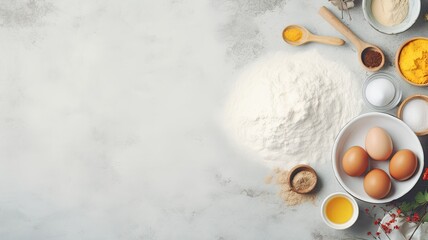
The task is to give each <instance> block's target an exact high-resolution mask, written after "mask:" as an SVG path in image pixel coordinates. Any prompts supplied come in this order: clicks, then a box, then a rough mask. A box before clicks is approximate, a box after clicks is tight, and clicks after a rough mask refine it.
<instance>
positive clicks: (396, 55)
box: [395, 37, 428, 87]
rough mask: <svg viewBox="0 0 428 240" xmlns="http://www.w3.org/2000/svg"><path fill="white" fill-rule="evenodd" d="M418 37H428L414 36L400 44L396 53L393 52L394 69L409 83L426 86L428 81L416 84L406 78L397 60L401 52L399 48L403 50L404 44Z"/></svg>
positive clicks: (424, 38)
mask: <svg viewBox="0 0 428 240" xmlns="http://www.w3.org/2000/svg"><path fill="white" fill-rule="evenodd" d="M418 39H423V40H428V38H426V37H414V38H410V39H408V40H407V41H405V42H404V43H403V44H401V46H400V47H399V48H398V50H397V53H396V54H395V69H396V70H397V72H398V74H399V75H400V76H401V78H403V79H404V80H406V82H408V83H409V84H411V85H413V86H418V87H426V86H428V83H425V84H416V83H414V82H412V81H410V80H408V79H407V78H406V77H405V76H404V75H403V73H402V72H401V69H400V65H399V64H398V60H400V53H401V50H403V48H404V46H406V45H407V44H408V43H410V42H411V41H414V40H418Z"/></svg>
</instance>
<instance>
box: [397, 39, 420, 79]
mask: <svg viewBox="0 0 428 240" xmlns="http://www.w3.org/2000/svg"><path fill="white" fill-rule="evenodd" d="M395 68H396V69H397V72H398V73H399V74H400V76H401V77H402V78H403V79H404V80H406V81H407V82H408V83H410V84H412V85H414V86H419V87H426V86H428V38H426V37H415V38H411V39H409V40H407V41H405V42H404V43H403V44H402V45H401V46H400V48H399V49H398V51H397V54H396V56H395Z"/></svg>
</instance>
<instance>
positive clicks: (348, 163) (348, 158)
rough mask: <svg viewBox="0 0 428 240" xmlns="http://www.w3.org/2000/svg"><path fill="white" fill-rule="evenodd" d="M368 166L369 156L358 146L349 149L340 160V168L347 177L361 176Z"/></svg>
mask: <svg viewBox="0 0 428 240" xmlns="http://www.w3.org/2000/svg"><path fill="white" fill-rule="evenodd" d="M368 166H369V155H368V154H367V152H366V151H365V150H364V149H363V148H362V147H360V146H353V147H350V148H349V149H348V150H347V151H346V153H345V155H343V159H342V168H343V171H345V173H346V174H348V175H349V176H353V177H356V176H361V175H362V174H363V173H364V172H365V171H366V169H367V167H368Z"/></svg>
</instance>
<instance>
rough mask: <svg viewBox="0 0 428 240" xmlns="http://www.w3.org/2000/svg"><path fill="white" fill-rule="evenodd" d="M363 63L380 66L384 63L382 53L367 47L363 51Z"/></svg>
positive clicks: (371, 66)
mask: <svg viewBox="0 0 428 240" xmlns="http://www.w3.org/2000/svg"><path fill="white" fill-rule="evenodd" d="M362 60H363V63H364V65H365V66H366V67H368V68H375V67H379V66H380V64H382V54H380V52H378V51H375V50H373V49H370V48H369V49H366V50H364V52H363V59H362Z"/></svg>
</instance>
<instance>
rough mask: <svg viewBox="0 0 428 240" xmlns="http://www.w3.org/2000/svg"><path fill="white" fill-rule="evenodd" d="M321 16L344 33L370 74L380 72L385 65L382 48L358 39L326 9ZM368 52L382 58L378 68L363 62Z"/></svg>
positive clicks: (321, 10) (321, 11)
mask: <svg viewBox="0 0 428 240" xmlns="http://www.w3.org/2000/svg"><path fill="white" fill-rule="evenodd" d="M319 14H320V15H321V16H322V17H323V18H324V19H325V20H326V21H327V22H328V23H330V25H332V26H333V27H334V28H335V29H336V30H337V31H338V32H340V33H342V34H343V35H344V36H345V37H346V38H347V39H349V40H350V41H351V42H352V44H354V46H355V47H356V48H357V54H358V60H359V61H360V63H361V64H362V65H363V66H364V68H366V69H367V71H370V72H376V71H379V70H380V69H381V68H382V67H383V65H384V64H385V55H384V54H383V52H382V50H380V48H378V47H376V46H375V45H372V44H369V43H366V42H364V41H363V40H361V39H360V38H358V37H357V36H356V35H355V34H354V33H353V32H352V31H351V30H350V29H349V28H348V27H347V26H345V24H343V23H342V22H341V21H340V20H339V19H338V18H337V17H336V16H335V15H334V14H333V13H332V12H330V10H328V9H327V8H326V7H321V9H320V10H319ZM368 50H373V51H376V52H378V53H380V55H381V56H382V62H381V63H380V65H379V66H377V67H371V68H370V67H367V66H366V65H365V64H364V62H363V57H364V55H365V53H366V52H367V51H368Z"/></svg>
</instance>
